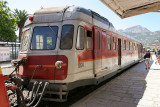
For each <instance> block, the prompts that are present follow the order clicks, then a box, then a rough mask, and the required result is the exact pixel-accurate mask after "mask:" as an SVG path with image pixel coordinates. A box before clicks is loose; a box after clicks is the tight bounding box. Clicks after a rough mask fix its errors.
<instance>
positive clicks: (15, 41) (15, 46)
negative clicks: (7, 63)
mask: <svg viewBox="0 0 160 107" xmlns="http://www.w3.org/2000/svg"><path fill="white" fill-rule="evenodd" d="M15 59H16V41H15Z"/></svg>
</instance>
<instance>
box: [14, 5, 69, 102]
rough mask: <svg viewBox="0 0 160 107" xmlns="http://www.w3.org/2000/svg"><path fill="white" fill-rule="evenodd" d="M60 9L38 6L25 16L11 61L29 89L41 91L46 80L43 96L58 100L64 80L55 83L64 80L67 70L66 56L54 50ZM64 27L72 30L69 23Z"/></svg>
mask: <svg viewBox="0 0 160 107" xmlns="http://www.w3.org/2000/svg"><path fill="white" fill-rule="evenodd" d="M63 10H64V8H59V9H56V10H54V9H53V10H52V12H51V13H50V11H48V10H45V9H42V11H41V10H40V11H37V12H35V13H34V15H33V16H30V17H29V18H28V20H27V21H26V23H25V27H24V29H23V37H22V40H21V47H20V52H19V55H18V59H17V60H15V61H13V62H12V63H13V64H14V65H16V66H17V69H16V74H17V75H18V77H19V78H21V79H23V87H24V88H26V89H27V90H29V91H33V90H38V88H39V90H41V92H42V91H43V88H44V86H45V84H47V85H46V89H45V92H44V93H45V95H46V96H47V97H46V98H44V100H51V101H61V102H62V101H66V99H67V94H68V92H66V90H65V89H66V87H65V84H64V83H62V84H56V83H55V81H61V80H62V81H63V80H65V79H66V78H67V70H68V58H67V57H66V56H65V55H59V54H58V47H59V45H58V43H60V39H59V36H58V35H59V34H61V33H59V32H58V31H59V29H60V28H61V23H62V22H61V21H62V17H63ZM57 12H60V13H57ZM67 29H70V30H72V26H69V25H67V26H66V30H67ZM61 45H63V44H61ZM64 47H65V45H64ZM48 84H49V85H48ZM35 94H36V91H35ZM48 96H50V97H51V98H52V99H51V98H48Z"/></svg>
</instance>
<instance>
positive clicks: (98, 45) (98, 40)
mask: <svg viewBox="0 0 160 107" xmlns="http://www.w3.org/2000/svg"><path fill="white" fill-rule="evenodd" d="M97 49H100V32H99V31H98V32H97Z"/></svg>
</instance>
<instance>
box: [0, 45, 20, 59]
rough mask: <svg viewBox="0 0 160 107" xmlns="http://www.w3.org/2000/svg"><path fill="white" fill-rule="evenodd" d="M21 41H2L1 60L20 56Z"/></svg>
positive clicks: (0, 48)
mask: <svg viewBox="0 0 160 107" xmlns="http://www.w3.org/2000/svg"><path fill="white" fill-rule="evenodd" d="M19 47H20V43H16V42H0V61H9V60H12V59H16V58H17V57H18V52H19Z"/></svg>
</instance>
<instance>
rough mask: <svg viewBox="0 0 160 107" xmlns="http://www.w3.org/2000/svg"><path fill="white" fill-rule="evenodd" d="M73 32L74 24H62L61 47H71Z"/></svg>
mask: <svg viewBox="0 0 160 107" xmlns="http://www.w3.org/2000/svg"><path fill="white" fill-rule="evenodd" d="M73 34H74V26H73V25H63V27H62V34H61V43H60V48H61V49H71V48H72V44H73Z"/></svg>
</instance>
